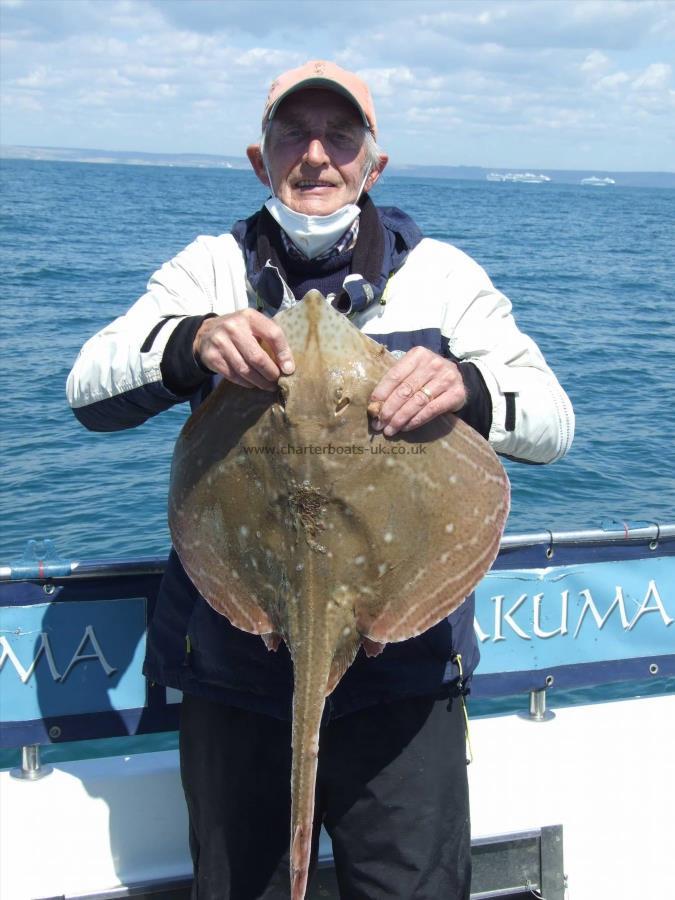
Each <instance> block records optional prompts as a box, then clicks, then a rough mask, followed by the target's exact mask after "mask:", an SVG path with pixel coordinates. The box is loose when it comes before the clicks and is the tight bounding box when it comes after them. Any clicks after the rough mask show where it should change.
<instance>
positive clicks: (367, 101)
mask: <svg viewBox="0 0 675 900" xmlns="http://www.w3.org/2000/svg"><path fill="white" fill-rule="evenodd" d="M303 88H325V89H326V90H329V91H335V92H336V93H338V94H342V96H343V97H346V98H347V100H349V101H351V102H352V103H353V104H354V106H355V107H356V108H357V109H358V111H359V112H360V113H361V118H362V119H363V124H364V125H365V126H366V128H368V129H370V131H371V133H372V135H373V137H377V122H376V120H375V107H374V105H373V98H372V97H371V95H370V91H369V90H368V85H367V84H366V83H365V81H362V80H361V79H360V78H359V77H358V75H354V73H353V72H348V71H347V70H346V69H341V68H340V66H336V65H335V63H332V62H325V61H324V60H320V59H313V60H310V61H309V62H306V63H305V64H304V65H302V66H300V68H298V69H290V70H289V71H288V72H284V73H283V75H279V77H278V78H276V79H275V80H274V81H273V82H272V85H271V87H270V92H269V94H268V95H267V100H266V101H265V110H264V112H263V128H264V127H265V125H266V124H267V123H268V122H270V121H271V120H272V119H273V118H274V115H275V113H276V111H277V109H278V108H279V104H280V103H281V101H282V100H284V99H285V98H286V97H288V95H289V94H292V93H294V92H295V91H300V90H302V89H303Z"/></svg>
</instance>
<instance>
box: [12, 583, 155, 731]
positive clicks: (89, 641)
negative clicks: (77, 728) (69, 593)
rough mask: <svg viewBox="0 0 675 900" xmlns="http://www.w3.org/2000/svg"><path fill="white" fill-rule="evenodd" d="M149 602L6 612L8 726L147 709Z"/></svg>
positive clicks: (48, 606)
mask: <svg viewBox="0 0 675 900" xmlns="http://www.w3.org/2000/svg"><path fill="white" fill-rule="evenodd" d="M146 605H147V604H146V599H145V598H144V597H133V598H126V599H121V600H98V599H96V598H95V597H94V598H93V599H92V600H91V601H89V602H64V603H40V604H34V605H32V606H11V607H4V608H3V607H0V644H1V653H2V657H1V658H2V668H1V669H0V694H1V695H2V718H3V719H4V720H6V721H14V722H17V721H22V720H24V721H30V720H34V719H39V718H51V717H54V716H73V715H79V714H83V713H101V712H107V711H112V712H116V711H119V710H124V709H134V708H137V707H143V706H145V700H146V696H145V695H146V685H145V679H144V678H143V676H142V675H141V667H142V665H143V659H144V656H145V632H146Z"/></svg>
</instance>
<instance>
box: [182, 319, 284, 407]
mask: <svg viewBox="0 0 675 900" xmlns="http://www.w3.org/2000/svg"><path fill="white" fill-rule="evenodd" d="M261 344H262V345H263V346H261ZM263 347H264V348H265V349H263ZM192 350H193V352H194V354H195V358H196V359H199V360H201V363H202V365H204V366H206V368H207V369H210V370H211V371H212V372H220V374H221V375H223V376H224V377H225V378H227V380H228V381H233V382H234V383H235V384H239V385H241V386H242V387H247V388H253V387H257V388H262V389H263V390H265V391H273V390H275V389H276V386H277V380H278V378H279V375H281V373H282V372H283V374H284V375H290V374H291V373H292V372H293V371H294V370H295V362H294V361H293V355H292V353H291V348H290V347H289V346H288V341H287V340H286V338H285V336H284V333H283V331H282V330H281V328H279V326H278V325H275V323H274V321H273V320H272V319H268V318H267V316H264V315H263V314H262V313H260V312H258V311H257V310H255V309H242V310H240V311H239V312H234V313H228V314H227V315H226V316H217V317H216V318H211V319H205V320H204V322H203V323H202V325H201V327H200V329H199V331H198V332H197V334H196V335H195V339H194V343H193V345H192Z"/></svg>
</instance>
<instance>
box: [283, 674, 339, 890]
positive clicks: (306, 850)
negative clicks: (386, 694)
mask: <svg viewBox="0 0 675 900" xmlns="http://www.w3.org/2000/svg"><path fill="white" fill-rule="evenodd" d="M314 662H315V663H316V662H318V661H317V660H315V661H314ZM310 663H311V660H308V659H307V658H305V659H298V660H295V661H294V668H295V672H294V677H295V693H294V695H293V768H292V776H291V900H304V896H305V891H306V889H307V878H308V875H309V862H310V857H311V853H312V833H313V828H314V795H315V790H316V772H317V766H318V761H319V727H320V725H321V716H322V713H323V708H324V703H325V698H326V686H327V684H328V677H329V670H330V660H326V663H327V665H325V664H324V665H321V666H320V667H319V666H312V665H311V664H310ZM317 668H320V671H317ZM324 669H325V671H324ZM317 827H318V825H317Z"/></svg>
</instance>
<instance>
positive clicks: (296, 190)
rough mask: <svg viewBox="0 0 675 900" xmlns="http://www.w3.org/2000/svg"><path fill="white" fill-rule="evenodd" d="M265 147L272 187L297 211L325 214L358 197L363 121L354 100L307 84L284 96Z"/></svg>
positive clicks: (369, 181)
mask: <svg viewBox="0 0 675 900" xmlns="http://www.w3.org/2000/svg"><path fill="white" fill-rule="evenodd" d="M265 152H266V157H267V164H268V168H269V174H270V177H271V179H272V187H273V190H274V193H275V194H276V196H277V197H278V198H279V199H280V200H281V202H282V203H285V204H286V206H288V207H290V209H292V210H294V211H295V212H299V213H304V214H306V215H315V216H326V215H329V214H330V213H332V212H335V210H337V209H340V207H342V206H345V205H346V204H348V203H355V202H356V200H357V199H358V196H359V188H360V187H361V182H362V181H363V176H364V174H365V168H364V167H365V160H366V150H365V146H364V126H363V122H362V120H361V117H360V116H359V114H358V112H357V110H356V109H355V108H354V106H353V105H352V104H351V103H350V102H349V101H348V100H346V99H345V98H344V97H341V96H340V95H339V94H336V93H335V92H334V91H327V90H315V89H308V90H303V91H298V92H297V93H295V94H291V96H290V97H288V99H286V100H284V101H283V103H282V104H281V106H280V107H279V109H278V110H277V113H276V115H275V117H274V119H273V121H272V124H271V127H270V128H269V130H268V133H267V138H266V146H265ZM249 155H250V154H249ZM251 162H253V164H254V168H255V169H256V172H258V175H259V176H260V177H261V178H262V175H261V173H260V171H259V168H258V166H256V164H255V162H254V160H253V158H251ZM382 167H383V166H382ZM378 176H379V172H378V171H377V170H375V171H374V172H373V173H372V174H371V175H370V176H369V177H368V179H367V181H366V185H365V188H366V190H368V189H369V188H370V187H372V185H373V184H374V183H375V181H376V180H377V178H378ZM262 180H264V181H266V179H265V178H262Z"/></svg>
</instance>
